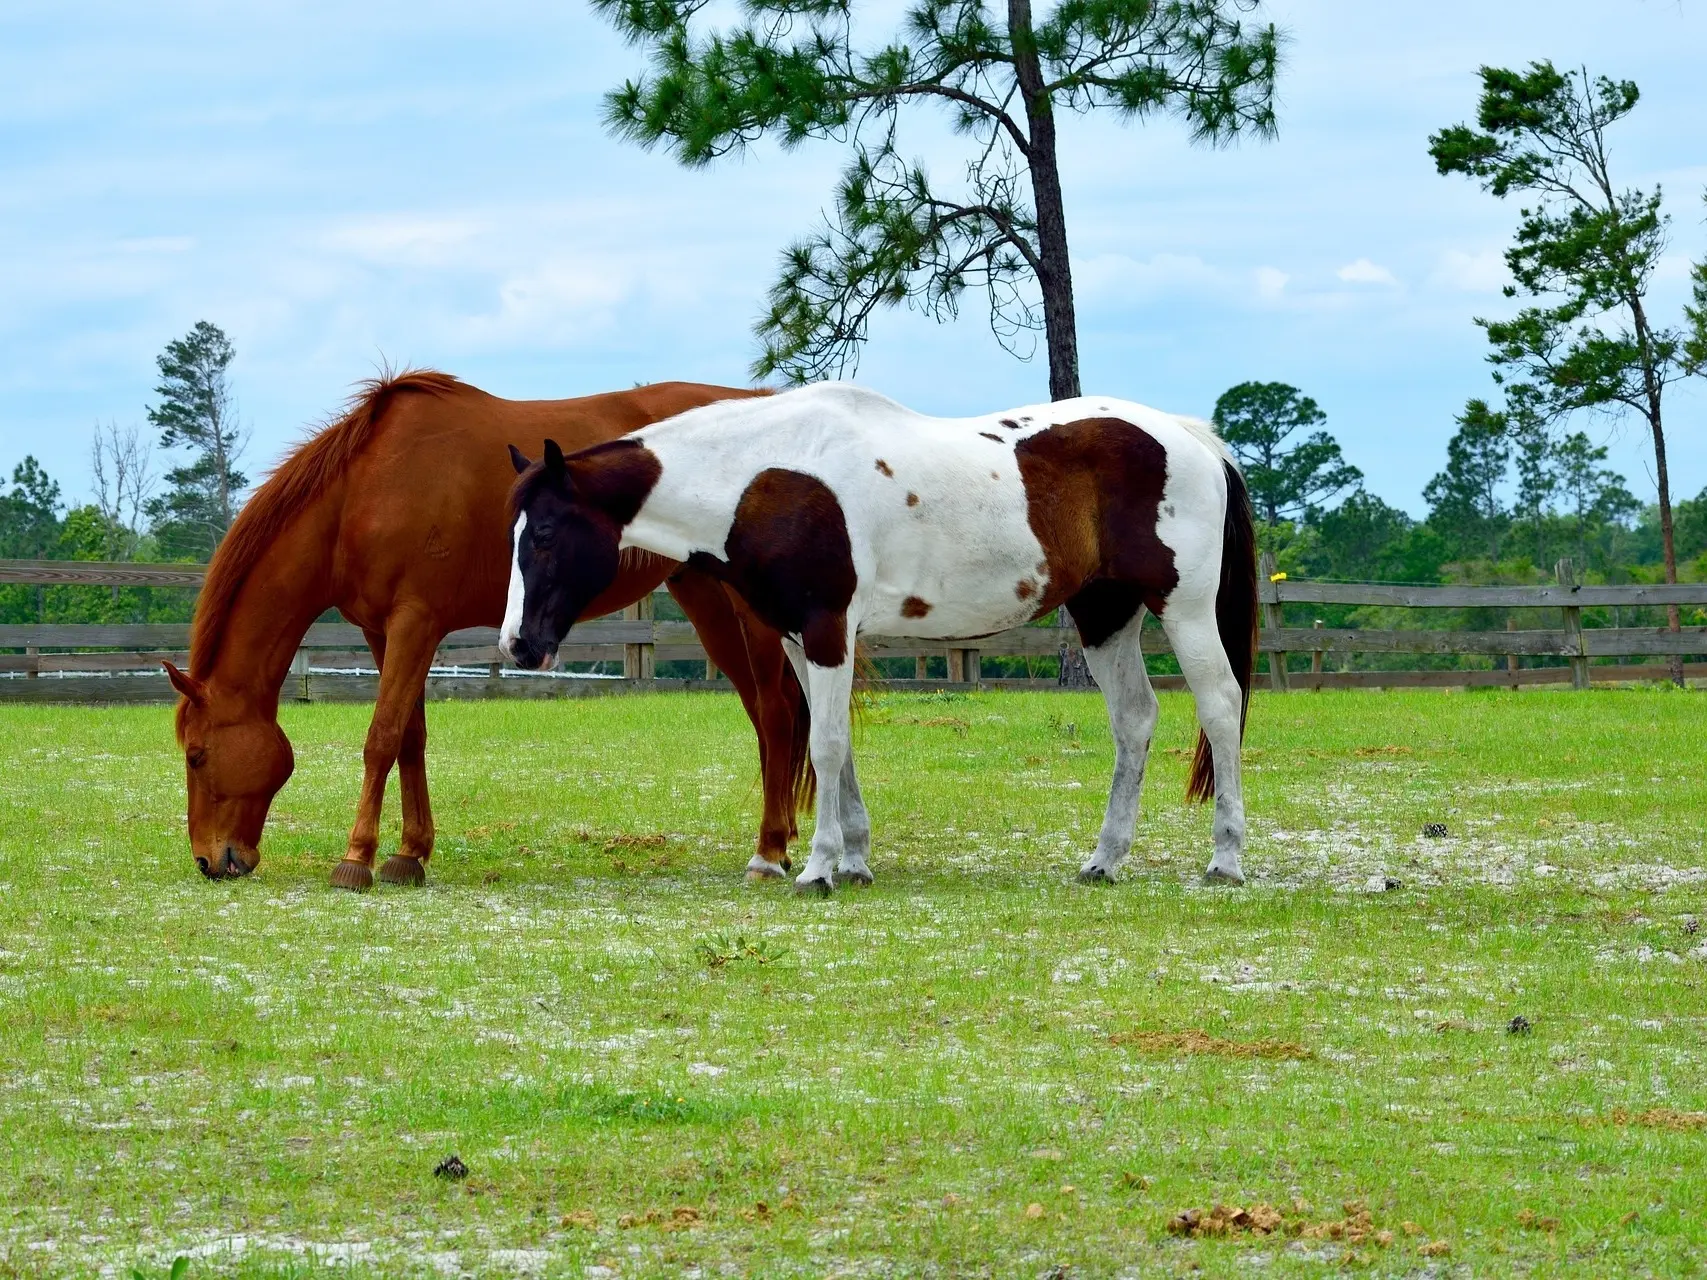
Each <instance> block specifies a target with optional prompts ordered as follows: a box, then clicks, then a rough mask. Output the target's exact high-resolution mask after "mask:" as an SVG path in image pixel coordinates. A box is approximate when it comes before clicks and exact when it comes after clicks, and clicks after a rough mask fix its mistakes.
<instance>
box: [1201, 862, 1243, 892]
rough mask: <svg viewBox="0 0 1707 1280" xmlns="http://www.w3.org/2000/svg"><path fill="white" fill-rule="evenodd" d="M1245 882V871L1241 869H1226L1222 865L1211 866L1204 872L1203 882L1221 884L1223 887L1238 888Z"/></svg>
mask: <svg viewBox="0 0 1707 1280" xmlns="http://www.w3.org/2000/svg"><path fill="white" fill-rule="evenodd" d="M1244 882H1245V873H1244V872H1242V871H1239V870H1236V869H1235V870H1233V871H1225V870H1223V869H1222V868H1220V867H1210V868H1209V870H1207V871H1205V872H1204V873H1203V883H1204V884H1209V885H1219V886H1220V887H1222V888H1227V889H1232V888H1237V887H1238V886H1239V885H1242V884H1243V883H1244Z"/></svg>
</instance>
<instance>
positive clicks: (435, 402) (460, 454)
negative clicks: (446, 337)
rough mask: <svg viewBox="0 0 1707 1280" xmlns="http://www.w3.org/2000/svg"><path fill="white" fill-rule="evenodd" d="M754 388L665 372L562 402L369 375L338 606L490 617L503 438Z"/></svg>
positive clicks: (502, 569) (625, 421)
mask: <svg viewBox="0 0 1707 1280" xmlns="http://www.w3.org/2000/svg"><path fill="white" fill-rule="evenodd" d="M754 394H760V393H756V392H753V391H747V390H741V389H737V388H733V387H717V386H709V385H702V384H698V383H686V382H666V383H658V384H655V385H651V386H644V387H637V388H634V389H633V390H630V391H616V392H609V393H606V394H603V395H593V396H583V397H578V398H576V399H570V400H505V399H501V398H499V397H497V396H494V395H490V394H488V393H487V392H484V391H481V390H479V389H478V388H476V387H472V386H469V385H468V384H467V383H463V382H458V381H457V380H456V379H454V378H449V377H446V376H445V375H442V374H415V373H410V374H403V375H399V376H398V377H396V378H391V379H386V380H383V381H380V382H377V383H375V384H373V385H372V386H370V387H369V388H368V389H367V390H366V391H365V393H364V395H363V397H362V401H363V402H364V403H365V404H367V405H370V406H371V408H370V409H369V415H370V416H371V418H372V422H373V426H372V429H371V432H370V433H369V438H368V440H367V442H366V445H365V447H364V448H362V450H361V451H360V452H359V454H357V455H355V456H354V457H352V458H350V459H349V465H348V467H347V471H346V474H345V478H344V482H343V495H342V496H343V509H342V513H341V516H342V518H341V520H340V528H339V538H338V554H337V557H336V564H337V573H338V577H339V579H340V582H341V584H342V586H343V587H344V590H343V591H341V592H340V593H339V594H340V595H341V596H342V597H344V598H346V599H348V600H350V601H351V605H350V606H346V607H345V612H346V613H347V614H349V615H350V616H351V617H352V619H353V620H355V621H357V622H359V623H360V624H361V625H363V626H372V627H378V626H381V625H383V619H384V618H385V617H386V616H387V615H389V613H390V612H391V611H392V610H394V609H396V608H399V607H420V608H426V609H430V610H431V612H432V613H433V614H435V615H436V616H438V617H439V618H440V619H441V621H442V622H443V624H444V625H445V627H446V628H447V629H449V630H455V629H457V628H461V627H475V626H496V625H497V624H498V623H499V622H500V621H501V620H502V619H503V613H504V594H505V590H506V588H507V584H508V580H509V527H508V522H507V521H506V520H505V518H504V512H505V510H506V502H507V499H508V494H509V488H510V483H511V481H512V480H514V478H515V472H514V469H513V468H512V467H511V464H510V458H509V451H508V446H509V445H512V444H513V445H515V446H516V447H517V448H519V449H521V450H522V452H524V453H527V454H529V455H537V454H538V453H539V452H540V451H541V450H542V448H543V446H544V442H545V440H546V439H547V438H548V437H549V438H551V439H555V440H556V441H557V442H558V443H559V444H560V445H562V446H563V447H564V448H565V449H579V448H584V447H586V446H588V445H592V444H597V443H600V442H601V441H604V440H609V439H611V438H613V437H614V436H616V435H621V434H625V433H627V432H629V431H632V430H635V429H637V428H639V427H642V426H645V425H647V424H649V423H652V422H656V421H658V420H659V419H660V418H665V417H670V416H672V415H674V414H676V413H680V412H683V411H685V410H687V409H691V408H696V407H698V406H700V405H704V404H709V403H711V402H713V401H716V400H726V399H734V398H737V397H743V396H750V395H754ZM340 425H341V424H340ZM337 429H338V427H334V428H332V430H334V431H335V430H337ZM352 606H353V607H352Z"/></svg>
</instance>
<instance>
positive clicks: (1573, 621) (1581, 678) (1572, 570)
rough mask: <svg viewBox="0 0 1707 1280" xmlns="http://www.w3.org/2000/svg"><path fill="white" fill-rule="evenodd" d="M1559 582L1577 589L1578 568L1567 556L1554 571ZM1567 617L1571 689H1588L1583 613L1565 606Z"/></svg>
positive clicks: (1566, 638)
mask: <svg viewBox="0 0 1707 1280" xmlns="http://www.w3.org/2000/svg"><path fill="white" fill-rule="evenodd" d="M1553 572H1554V574H1555V576H1556V577H1557V578H1558V580H1559V585H1560V586H1561V587H1564V588H1565V589H1566V590H1567V591H1575V590H1576V589H1577V574H1576V566H1574V565H1573V564H1572V563H1571V558H1570V557H1569V556H1566V557H1565V558H1564V559H1563V560H1561V561H1559V565H1558V567H1557V568H1556V569H1555V570H1554V571H1553ZM1560 612H1562V613H1563V614H1564V615H1565V644H1566V646H1567V647H1568V648H1569V649H1570V650H1571V688H1573V689H1586V688H1588V648H1587V646H1586V645H1584V643H1583V611H1582V610H1581V609H1580V608H1578V607H1577V606H1576V605H1571V604H1568V605H1565V606H1563V608H1562V609H1561V610H1560Z"/></svg>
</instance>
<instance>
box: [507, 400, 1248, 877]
mask: <svg viewBox="0 0 1707 1280" xmlns="http://www.w3.org/2000/svg"><path fill="white" fill-rule="evenodd" d="M511 453H512V461H513V463H514V465H515V466H516V468H517V470H518V472H520V476H519V478H518V479H517V481H516V483H515V487H514V489H513V491H512V494H511V520H512V532H511V548H512V555H513V559H512V564H511V571H510V596H509V606H508V609H507V610H506V612H505V615H504V626H503V631H502V635H501V640H500V644H501V645H502V646H503V648H504V649H505V651H506V652H507V653H509V654H510V656H511V657H512V658H513V659H514V660H515V662H516V663H517V664H518V665H519V666H523V667H538V666H540V665H542V664H544V663H546V662H547V661H549V660H550V658H551V655H552V654H553V653H554V652H555V651H556V648H557V645H558V644H559V643H560V642H561V640H562V638H563V636H564V635H565V634H566V633H567V632H568V630H569V627H570V625H571V624H572V623H573V622H574V620H575V619H576V618H577V617H580V616H581V615H582V614H583V613H585V612H586V602H587V601H588V600H589V599H592V598H593V597H595V596H597V595H599V594H600V593H601V592H604V591H606V590H608V586H609V583H610V582H611V580H612V577H613V575H614V574H615V573H616V572H617V569H618V566H619V564H620V563H621V557H622V555H623V554H625V553H626V551H627V550H628V549H634V548H639V549H643V550H646V551H649V552H651V553H653V554H654V555H661V556H666V557H668V558H670V559H672V560H681V561H685V562H686V563H687V564H689V565H691V566H693V567H695V568H698V569H701V570H703V571H704V572H705V573H707V574H709V575H711V576H713V577H716V578H719V579H721V580H722V581H723V582H724V583H726V584H727V585H728V586H730V587H732V588H733V589H734V590H735V591H737V592H739V593H740V595H741V596H742V597H743V598H744V599H745V600H746V601H747V602H748V604H749V605H750V606H751V607H752V609H753V611H754V612H755V613H757V614H758V616H759V617H760V618H762V619H763V620H764V621H765V622H766V623H767V624H769V625H770V626H771V627H773V628H774V629H776V630H777V631H779V632H781V633H783V635H784V636H785V637H786V641H785V647H786V649H787V651H788V654H789V657H790V660H791V661H792V662H793V663H794V665H795V669H796V671H797V673H798V674H799V677H800V682H801V683H802V684H803V685H804V686H805V688H806V693H807V700H808V702H809V703H810V708H811V744H810V745H811V753H812V763H813V766H814V768H815V769H816V771H817V775H818V825H817V830H816V831H815V832H814V834H813V838H812V853H811V857H810V858H809V859H808V860H807V863H806V866H805V868H804V870H803V871H802V872H801V874H800V877H799V879H798V880H796V882H795V884H796V887H797V888H798V889H801V890H816V891H819V892H822V893H828V892H829V891H830V889H831V888H832V886H833V885H834V883H835V882H836V880H837V879H838V878H840V879H842V880H847V881H852V882H855V883H862V884H869V883H870V882H871V868H870V866H869V865H868V863H867V852H868V850H869V847H870V843H871V824H870V820H869V818H868V816H867V814H866V809H865V805H864V802H863V801H862V800H861V798H860V792H859V781H858V779H857V777H856V776H855V773H854V767H853V757H852V754H851V751H850V749H849V740H848V695H849V692H850V690H851V688H852V684H853V678H854V637H855V636H856V635H857V634H858V633H859V632H860V631H861V630H862V629H868V630H871V631H873V632H876V633H879V634H882V635H894V636H915V637H920V638H928V639H935V640H959V639H971V638H975V637H978V636H984V635H990V634H992V633H995V632H998V631H1002V630H1004V629H1006V628H1008V627H1012V626H1016V625H1019V624H1020V623H1023V622H1025V621H1027V620H1030V619H1035V618H1038V617H1041V616H1042V615H1043V614H1045V613H1048V612H1049V611H1050V610H1053V609H1054V608H1056V607H1057V606H1058V605H1063V604H1064V605H1066V606H1067V607H1068V609H1070V610H1071V612H1072V617H1073V620H1074V622H1075V623H1076V624H1077V626H1078V628H1079V635H1080V637H1081V638H1082V639H1083V641H1084V646H1085V658H1086V661H1087V662H1088V664H1089V666H1090V669H1091V673H1092V674H1093V675H1094V676H1095V677H1096V680H1097V683H1098V684H1099V685H1100V686H1101V688H1102V690H1103V695H1104V697H1105V698H1106V699H1107V702H1108V710H1109V719H1110V722H1111V725H1112V728H1113V732H1114V740H1115V762H1114V781H1113V785H1112V787H1111V789H1110V793H1109V800H1108V810H1107V814H1106V816H1105V817H1104V819H1103V824H1102V831H1101V834H1100V835H1099V836H1098V837H1097V847H1096V852H1095V853H1094V854H1093V855H1092V857H1091V858H1090V860H1089V861H1088V862H1086V863H1085V864H1084V866H1083V867H1082V868H1081V870H1080V873H1079V874H1080V878H1081V879H1083V880H1087V881H1098V880H1103V881H1106V880H1112V879H1113V878H1114V875H1115V869H1116V867H1118V865H1119V864H1120V862H1121V860H1122V859H1123V858H1124V857H1125V856H1126V854H1127V851H1128V849H1129V848H1130V846H1131V843H1132V832H1133V825H1134V823H1135V822H1136V820H1137V814H1138V796H1139V791H1140V788H1141V787H1142V784H1143V778H1144V763H1145V758H1146V756H1147V755H1148V753H1149V748H1150V738H1151V734H1152V732H1153V731H1154V729H1155V725H1156V714H1157V705H1156V696H1155V694H1154V692H1153V691H1152V690H1151V688H1150V681H1149V677H1148V675H1147V674H1146V673H1145V669H1144V657H1143V654H1142V653H1141V652H1140V651H1139V647H1138V631H1139V626H1140V623H1141V622H1142V621H1143V613H1144V610H1145V609H1148V610H1150V611H1151V612H1153V613H1154V614H1156V616H1157V617H1158V618H1160V619H1161V622H1162V625H1163V627H1164V628H1165V629H1166V631H1167V633H1168V637H1169V639H1171V640H1172V641H1173V646H1174V652H1175V654H1176V655H1177V657H1178V659H1179V664H1180V668H1181V670H1182V671H1183V672H1184V673H1185V677H1186V680H1187V683H1188V684H1189V685H1190V687H1191V690H1192V693H1193V694H1194V695H1195V698H1196V702H1197V715H1198V722H1199V724H1200V726H1201V729H1202V732H1201V733H1200V735H1199V737H1198V745H1197V754H1196V759H1195V761H1194V764H1193V768H1192V776H1191V782H1190V787H1189V793H1190V794H1191V795H1192V796H1193V797H1194V798H1198V799H1206V798H1207V797H1208V795H1209V793H1210V791H1211V790H1213V793H1214V797H1215V820H1214V844H1215V850H1214V857H1213V859H1212V861H1211V862H1210V864H1209V869H1208V871H1207V873H1206V876H1207V878H1208V879H1211V880H1221V881H1226V882H1231V883H1234V884H1238V883H1243V881H1244V873H1243V871H1242V870H1241V868H1240V865H1239V855H1240V853H1241V852H1242V851H1243V848H1244V842H1245V815H1244V802H1243V798H1242V793H1241V789H1240V779H1239V751H1240V744H1241V742H1242V739H1243V736H1244V721H1245V712H1246V709H1247V708H1248V705H1249V701H1250V688H1251V672H1252V670H1253V669H1254V666H1255V657H1256V616H1257V615H1256V558H1255V547H1254V539H1253V535H1252V517H1251V507H1250V499H1249V497H1248V495H1247V493H1246V490H1245V483H1244V479H1243V477H1242V476H1241V475H1240V474H1239V471H1238V468H1237V467H1236V466H1235V465H1234V463H1233V459H1232V457H1231V455H1230V454H1229V453H1228V451H1227V449H1226V446H1225V445H1223V444H1222V443H1221V441H1220V440H1219V439H1217V438H1216V436H1215V434H1214V433H1213V431H1211V430H1210V428H1209V427H1208V426H1207V425H1205V424H1203V423H1199V422H1196V421H1193V420H1189V419H1184V418H1178V417H1175V416H1173V415H1171V414H1166V413H1161V412H1159V411H1157V410H1155V409H1148V408H1145V407H1144V406H1142V405H1137V404H1131V403H1128V402H1125V401H1120V400H1103V399H1095V398H1089V399H1078V400H1067V401H1062V402H1060V403H1056V404H1050V405H1041V406H1036V407H1032V408H1026V409H1016V410H1013V411H1011V412H1009V413H1000V414H992V415H990V416H987V417H981V418H961V419H946V418H927V417H924V416H923V415H921V414H917V413H913V412H911V411H909V410H907V409H904V408H902V407H901V406H900V405H898V404H896V403H894V402H893V401H891V400H887V399H885V398H884V397H882V396H880V395H877V394H875V393H873V392H870V391H866V390H863V389H862V388H859V387H855V386H850V385H847V384H844V383H825V384H820V385H818V386H813V387H807V388H803V389H801V390H797V391H788V392H784V393H782V394H780V395H776V396H774V397H771V398H769V399H765V400H746V401H738V402H732V403H727V404H717V405H710V406H707V407H704V408H699V409H694V410H691V411H689V412H686V413H683V414H681V415H679V416H678V417H675V418H672V419H670V420H669V421H667V422H661V423H659V424H657V425H656V426H652V427H647V428H645V429H644V430H641V431H638V432H636V433H634V434H633V435H632V436H628V437H625V438H624V439H621V440H616V441H612V442H609V443H606V444H602V445H596V446H594V447H593V448H591V449H584V450H582V451H580V452H578V453H575V454H573V455H571V456H568V457H565V456H564V454H563V451H562V450H561V449H560V448H559V447H558V446H557V445H556V443H554V442H553V441H550V440H548V441H546V443H545V453H544V456H543V457H542V458H541V459H540V460H539V461H538V462H533V463H529V462H528V460H527V458H526V457H525V456H524V455H522V454H520V453H519V452H517V451H516V450H515V448H514V447H513V446H512V449H511ZM749 874H750V875H752V876H755V877H757V876H764V875H780V874H782V873H781V871H780V870H779V869H777V868H776V867H775V866H774V865H768V864H764V863H763V862H762V861H761V860H760V859H757V858H755V859H754V860H753V862H752V864H751V866H750V868H749Z"/></svg>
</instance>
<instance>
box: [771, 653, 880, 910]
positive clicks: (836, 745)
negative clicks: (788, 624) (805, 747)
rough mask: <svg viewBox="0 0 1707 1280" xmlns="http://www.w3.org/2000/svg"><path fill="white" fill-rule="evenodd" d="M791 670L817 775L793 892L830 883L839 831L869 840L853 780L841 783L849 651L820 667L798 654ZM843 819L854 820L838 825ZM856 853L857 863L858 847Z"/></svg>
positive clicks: (847, 752) (846, 760) (846, 752)
mask: <svg viewBox="0 0 1707 1280" xmlns="http://www.w3.org/2000/svg"><path fill="white" fill-rule="evenodd" d="M797 652H798V650H797V649H796V648H795V646H794V645H793V643H792V642H789V656H790V657H791V658H793V657H794V656H795V654H796V653H797ZM796 669H797V670H802V671H803V672H804V675H805V680H804V683H805V685H806V698H807V702H808V703H809V704H810V706H811V709H812V736H811V751H812V767H813V769H815V770H816V771H817V774H818V825H817V827H816V828H815V829H814V830H813V832H812V852H811V855H810V856H809V857H808V858H807V859H806V867H805V869H804V870H803V871H802V872H801V873H800V875H799V876H798V877H796V879H795V881H794V888H795V890H796V892H799V893H809V892H817V893H820V894H828V893H829V892H830V890H831V889H832V888H834V887H835V883H836V881H835V869H836V867H837V865H838V864H839V863H841V861H842V858H843V854H844V851H845V848H846V845H845V843H844V838H845V836H846V835H848V834H859V835H861V836H862V838H863V840H864V842H865V843H866V844H869V843H870V824H869V822H868V821H866V820H865V806H864V804H863V803H861V801H860V796H859V784H858V783H857V782H855V783H854V785H853V786H852V787H848V786H846V785H845V782H846V780H847V779H850V778H852V776H853V760H852V755H851V745H852V744H851V743H850V741H849V732H848V701H849V699H850V698H851V697H852V695H853V654H852V652H851V651H850V652H849V653H848V654H847V656H846V657H845V659H844V660H843V661H842V663H841V665H840V666H835V667H821V666H819V665H818V664H817V663H815V662H811V661H809V660H804V659H802V660H800V661H798V662H797V664H796ZM849 818H853V819H855V821H853V822H849V823H847V825H846V826H844V822H845V821H846V820H847V819H849ZM860 852H861V855H862V856H861V859H860V861H861V863H862V864H863V862H864V858H863V850H861V851H860ZM856 875H857V873H856ZM870 877H871V873H870V871H866V872H865V878H866V880H867V881H868V882H869V880H870Z"/></svg>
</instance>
